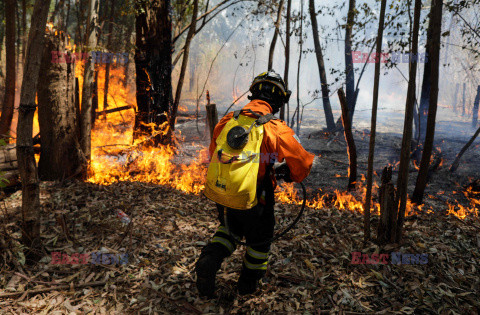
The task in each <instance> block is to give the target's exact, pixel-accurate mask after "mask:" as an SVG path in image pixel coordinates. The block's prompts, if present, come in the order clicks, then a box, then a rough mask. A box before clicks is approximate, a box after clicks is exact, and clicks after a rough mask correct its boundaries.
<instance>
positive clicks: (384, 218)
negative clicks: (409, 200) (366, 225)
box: [377, 166, 397, 244]
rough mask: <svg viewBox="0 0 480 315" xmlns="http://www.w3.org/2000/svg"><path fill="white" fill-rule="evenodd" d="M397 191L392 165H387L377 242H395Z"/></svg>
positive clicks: (380, 190)
mask: <svg viewBox="0 0 480 315" xmlns="http://www.w3.org/2000/svg"><path fill="white" fill-rule="evenodd" d="M395 193H396V192H395V186H394V185H393V183H392V167H391V166H390V167H388V168H387V167H385V168H384V169H383V172H382V185H381V186H380V189H379V201H380V220H379V222H378V227H377V242H378V243H379V244H387V243H393V242H394V233H395V226H396V221H397V207H396V203H395V198H396V196H395Z"/></svg>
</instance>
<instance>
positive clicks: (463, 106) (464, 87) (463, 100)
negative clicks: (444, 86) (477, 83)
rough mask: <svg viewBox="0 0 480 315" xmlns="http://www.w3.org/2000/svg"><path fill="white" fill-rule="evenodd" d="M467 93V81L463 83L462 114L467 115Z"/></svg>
mask: <svg viewBox="0 0 480 315" xmlns="http://www.w3.org/2000/svg"><path fill="white" fill-rule="evenodd" d="M466 93H467V83H463V98H462V116H465V98H466V97H465V94H466Z"/></svg>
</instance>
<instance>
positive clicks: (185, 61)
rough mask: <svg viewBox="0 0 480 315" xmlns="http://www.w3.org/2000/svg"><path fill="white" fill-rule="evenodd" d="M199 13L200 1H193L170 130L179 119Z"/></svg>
mask: <svg viewBox="0 0 480 315" xmlns="http://www.w3.org/2000/svg"><path fill="white" fill-rule="evenodd" d="M197 13H198V0H194V1H193V12H192V22H191V23H190V28H189V29H188V33H187V38H186V39H185V45H184V47H183V60H182V66H181V68H180V75H179V77H178V84H177V90H176V92H175V101H174V103H173V109H172V113H171V115H170V128H171V129H172V130H174V129H175V118H176V117H177V110H178V105H179V104H180V97H181V95H182V87H183V81H184V79H185V73H186V71H187V64H188V57H189V53H190V43H191V42H192V39H193V36H195V28H196V27H197Z"/></svg>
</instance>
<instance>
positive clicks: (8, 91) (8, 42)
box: [0, 0, 16, 139]
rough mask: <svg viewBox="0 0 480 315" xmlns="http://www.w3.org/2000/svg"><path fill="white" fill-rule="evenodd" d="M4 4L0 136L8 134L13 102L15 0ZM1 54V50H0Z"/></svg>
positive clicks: (5, 136)
mask: <svg viewBox="0 0 480 315" xmlns="http://www.w3.org/2000/svg"><path fill="white" fill-rule="evenodd" d="M5 4H6V6H5V35H6V36H5V46H6V48H5V54H6V77H5V95H4V98H3V106H2V117H1V119H0V137H1V138H4V139H5V138H8V136H10V126H11V124H12V118H13V108H14V104H15V82H16V69H15V65H16V63H15V56H16V53H15V0H6V3H5ZM0 54H1V51H0Z"/></svg>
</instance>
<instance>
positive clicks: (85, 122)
mask: <svg viewBox="0 0 480 315" xmlns="http://www.w3.org/2000/svg"><path fill="white" fill-rule="evenodd" d="M98 5H99V0H89V1H88V18H87V43H86V45H87V48H88V49H95V47H96V46H97V39H98V37H97V36H98V33H97V32H98ZM94 71H95V64H94V63H93V62H92V56H91V55H90V56H89V57H88V59H87V61H86V63H85V71H84V75H83V88H82V107H81V118H82V119H81V122H80V124H81V139H80V145H81V148H82V151H83V154H84V155H85V158H86V161H87V163H88V162H89V161H90V157H91V134H92V101H93V100H92V96H93V76H94ZM85 169H86V168H85ZM84 175H85V176H86V174H84Z"/></svg>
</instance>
